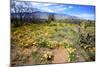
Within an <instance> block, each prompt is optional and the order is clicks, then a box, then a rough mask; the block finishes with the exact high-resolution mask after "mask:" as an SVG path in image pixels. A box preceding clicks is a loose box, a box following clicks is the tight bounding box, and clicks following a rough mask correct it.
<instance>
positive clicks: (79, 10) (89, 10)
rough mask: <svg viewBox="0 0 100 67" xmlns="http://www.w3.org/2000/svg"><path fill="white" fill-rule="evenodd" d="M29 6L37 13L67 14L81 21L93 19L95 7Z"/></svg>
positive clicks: (70, 5)
mask: <svg viewBox="0 0 100 67" xmlns="http://www.w3.org/2000/svg"><path fill="white" fill-rule="evenodd" d="M16 4H21V2H20V3H19V2H16ZM30 4H31V7H32V8H36V9H38V11H41V12H50V13H58V14H67V15H71V16H77V17H80V18H83V19H91V20H94V19H95V6H89V5H72V4H56V3H37V2H30ZM24 6H25V5H24ZM26 7H27V6H26Z"/></svg>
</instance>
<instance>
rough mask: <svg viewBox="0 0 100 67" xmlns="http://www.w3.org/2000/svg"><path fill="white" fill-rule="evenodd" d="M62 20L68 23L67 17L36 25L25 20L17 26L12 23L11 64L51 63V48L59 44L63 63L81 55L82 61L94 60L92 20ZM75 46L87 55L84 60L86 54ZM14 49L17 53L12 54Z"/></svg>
mask: <svg viewBox="0 0 100 67" xmlns="http://www.w3.org/2000/svg"><path fill="white" fill-rule="evenodd" d="M65 21H66V22H67V20H64V22H63V21H51V22H50V23H39V24H34V23H24V24H23V25H21V26H17V27H16V26H14V25H12V27H11V46H12V47H11V48H12V56H14V58H12V64H13V65H19V64H22V62H23V64H51V63H53V61H54V56H55V55H54V49H57V48H59V47H61V46H63V47H64V49H65V50H66V52H67V53H66V58H67V59H65V60H66V62H76V61H81V59H79V58H81V57H82V58H83V59H84V61H90V60H91V61H94V60H95V25H94V22H89V21H85V20H84V21H81V22H80V23H66V22H65ZM78 47H79V48H80V49H81V50H83V51H84V52H85V54H86V55H87V56H89V58H87V59H86V58H85V56H84V55H85V54H84V53H82V52H81V51H80V50H79V48H78ZM26 50H27V51H26ZM15 51H17V52H16V53H13V52H15ZM24 51H25V52H24ZM80 52H81V53H80ZM26 53H27V54H26ZM20 54H21V55H20ZM22 54H23V55H22ZM59 54H60V52H59ZM79 54H81V55H79ZM16 57H17V59H16ZM62 57H63V56H62ZM23 58H24V59H23ZM59 58H61V57H59ZM23 64H22V65H23Z"/></svg>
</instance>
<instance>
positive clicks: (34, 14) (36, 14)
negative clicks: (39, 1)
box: [11, 11, 82, 20]
mask: <svg viewBox="0 0 100 67" xmlns="http://www.w3.org/2000/svg"><path fill="white" fill-rule="evenodd" d="M50 15H53V16H54V19H56V20H64V19H82V18H79V17H77V16H71V15H67V14H57V13H49V12H40V11H36V12H30V13H29V12H22V13H11V17H12V18H20V16H22V17H23V18H34V19H48V17H49V16H50Z"/></svg>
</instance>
